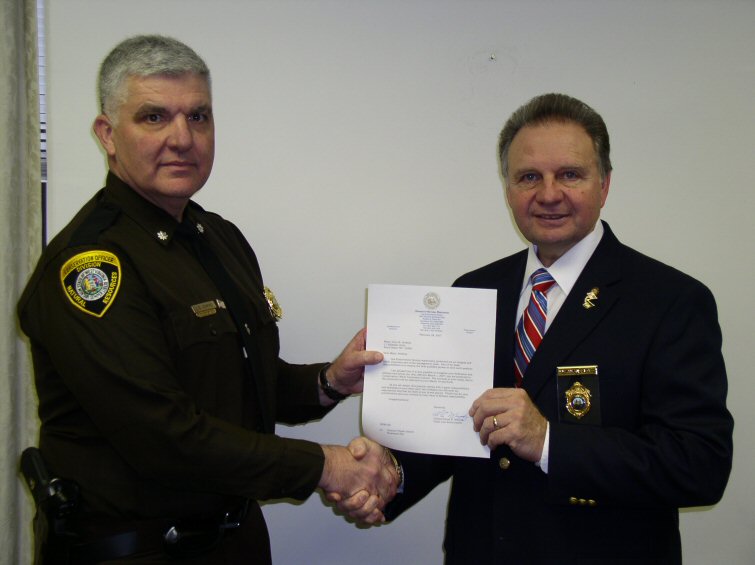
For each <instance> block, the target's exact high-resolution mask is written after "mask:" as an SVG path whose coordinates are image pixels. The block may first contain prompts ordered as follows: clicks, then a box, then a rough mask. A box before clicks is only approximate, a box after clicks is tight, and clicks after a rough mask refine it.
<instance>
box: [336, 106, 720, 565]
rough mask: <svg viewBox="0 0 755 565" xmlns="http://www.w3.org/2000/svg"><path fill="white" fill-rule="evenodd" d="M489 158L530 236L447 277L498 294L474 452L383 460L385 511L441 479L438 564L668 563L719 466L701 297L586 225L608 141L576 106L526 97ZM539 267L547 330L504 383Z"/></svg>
mask: <svg viewBox="0 0 755 565" xmlns="http://www.w3.org/2000/svg"><path fill="white" fill-rule="evenodd" d="M499 151H500V152H499V154H500V159H501V171H502V174H503V177H504V180H505V184H506V198H507V202H508V205H509V207H510V209H511V212H512V215H513V217H514V219H515V221H516V224H517V226H518V228H519V230H520V231H521V233H522V235H523V236H524V237H525V238H526V239H527V240H528V241H530V242H531V245H530V247H529V249H527V250H524V251H521V252H519V253H516V254H514V255H512V256H510V257H506V258H504V259H501V260H499V261H496V262H495V263H492V264H490V265H487V266H485V267H482V268H481V269H478V270H476V271H473V272H471V273H467V274H466V275H463V276H462V277H460V278H459V279H458V280H457V281H456V283H455V285H456V286H462V287H474V288H494V289H497V290H498V306H497V308H498V311H497V322H496V323H497V326H496V327H497V329H496V359H495V376H494V386H495V388H493V389H490V390H488V391H487V392H485V393H484V394H483V395H482V396H480V398H478V399H477V400H476V401H475V402H474V403H473V405H472V407H471V409H470V415H471V416H473V418H474V426H475V430H476V431H479V434H480V439H481V441H482V442H483V443H486V444H488V445H489V446H490V448H491V457H490V459H489V460H486V459H472V458H460V457H457V458H454V457H442V456H428V455H419V454H410V453H399V452H396V453H395V455H396V458H397V459H398V462H399V463H400V465H401V468H402V470H403V474H404V481H403V484H402V489H401V494H399V495H397V496H396V498H395V499H394V500H393V502H392V503H391V504H389V505H388V507H387V509H386V516H387V517H388V518H389V519H392V518H396V517H397V516H398V515H399V514H400V513H401V512H403V511H404V510H405V509H406V508H408V507H410V506H411V505H413V504H414V503H415V502H417V501H418V500H420V499H421V498H422V497H424V496H425V495H426V494H427V493H428V492H430V491H431V490H432V489H433V488H434V487H435V486H436V485H438V484H439V483H440V482H442V481H445V480H446V479H448V478H453V484H452V488H451V496H450V501H449V504H448V516H447V522H446V535H445V542H444V549H445V554H446V563H447V564H448V565H459V564H463V565H467V564H475V565H482V564H487V563H491V564H492V563H506V564H515V565H521V564H538V565H540V564H558V565H565V564H577V563H580V564H583V563H592V564H601V565H603V564H611V563H622V564H628V563H636V564H640V563H641V564H643V565H647V564H651V563H664V564H666V563H681V542H680V535H679V517H678V508H679V507H684V506H699V505H709V504H714V503H716V502H717V501H718V500H720V498H721V496H722V494H723V491H724V488H725V486H726V482H727V480H728V477H729V472H730V469H731V461H732V431H733V419H732V417H731V415H730V413H729V412H728V410H727V408H726V391H727V381H726V371H725V367H724V361H723V358H722V356H721V332H720V328H719V325H718V320H717V312H716V305H715V301H714V299H713V296H712V294H711V293H710V291H709V290H708V289H707V288H706V287H705V286H704V285H702V284H701V283H700V282H698V281H696V280H694V279H693V278H691V277H689V276H687V275H685V274H683V273H681V272H679V271H677V270H675V269H673V268H671V267H669V266H667V265H664V264H662V263H660V262H658V261H656V260H654V259H651V258H649V257H646V256H644V255H642V254H640V253H638V252H637V251H634V250H632V249H630V248H629V247H626V246H625V245H623V244H621V243H620V242H619V241H618V239H617V238H616V237H615V236H614V234H613V232H612V231H611V229H610V228H609V226H608V225H607V224H605V223H603V222H601V221H599V216H600V209H601V208H602V206H603V204H604V203H605V201H606V197H607V195H608V188H609V183H610V178H611V162H610V158H609V138H608V132H607V130H606V126H605V124H604V122H603V119H602V118H601V117H600V116H599V115H598V114H597V113H596V112H595V111H594V110H592V109H591V108H590V107H588V106H587V105H586V104H584V103H583V102H581V101H579V100H576V99H574V98H571V97H569V96H565V95H561V94H546V95H543V96H539V97H536V98H534V99H532V100H531V101H530V102H528V103H527V104H525V105H524V106H522V107H521V108H520V109H518V110H517V111H516V112H515V113H514V114H513V115H512V116H511V118H510V119H509V120H508V122H507V123H506V125H505V127H504V129H503V131H502V132H501V137H500V144H499ZM542 267H544V268H546V269H547V270H548V271H549V273H550V274H551V276H552V277H553V278H554V279H555V281H556V282H555V284H554V285H553V287H551V289H550V290H549V291H548V292H547V314H546V328H545V332H546V333H545V334H544V337H543V340H542V343H541V344H540V346H539V348H538V349H537V350H536V352H535V353H534V355H533V356H532V358H531V361H530V362H529V365H528V366H527V368H526V370H524V374H523V378H522V380H521V385H518V384H517V381H516V379H515V374H514V339H515V338H514V335H515V327H516V324H517V321H518V320H519V318H520V317H521V315H522V312H523V310H524V309H525V307H526V306H527V303H528V301H529V296H530V291H531V283H530V281H529V277H530V275H531V274H532V273H533V272H534V271H535V270H537V269H539V268H542ZM349 504H354V505H355V504H356V503H355V502H354V500H352V501H345V502H343V503H342V504H341V507H342V508H344V509H346V510H349V511H351V512H352V515H358V511H355V510H354V508H353V507H350V506H349Z"/></svg>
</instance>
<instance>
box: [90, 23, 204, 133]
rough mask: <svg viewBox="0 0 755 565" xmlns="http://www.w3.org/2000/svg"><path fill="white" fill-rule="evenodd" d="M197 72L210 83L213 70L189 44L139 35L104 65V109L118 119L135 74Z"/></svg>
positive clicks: (117, 49)
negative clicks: (118, 113) (126, 86)
mask: <svg viewBox="0 0 755 565" xmlns="http://www.w3.org/2000/svg"><path fill="white" fill-rule="evenodd" d="M187 73H189V74H195V75H198V76H201V77H203V78H204V79H205V80H206V81H207V86H208V88H209V86H210V69H209V68H208V67H207V65H206V64H205V62H204V61H203V60H202V58H201V57H200V56H199V55H197V54H196V52H195V51H194V50H193V49H192V48H191V47H189V46H187V45H185V44H184V43H181V42H180V41H178V40H176V39H172V38H170V37H164V36H162V35H137V36H135V37H130V38H129V39H126V40H124V41H122V42H121V43H119V44H118V45H116V46H115V48H114V49H113V50H112V51H111V52H110V54H108V56H107V57H105V60H104V61H102V65H101V66H100V74H99V80H98V84H97V94H98V96H99V101H100V111H101V112H103V113H104V114H108V115H109V116H110V117H111V119H115V117H116V114H117V110H118V107H119V106H120V105H121V104H122V103H123V101H124V98H125V95H126V93H125V89H124V86H125V84H126V79H128V78H129V77H132V76H136V77H147V76H154V75H163V76H172V77H176V76H180V75H183V74H187Z"/></svg>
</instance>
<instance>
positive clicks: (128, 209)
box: [105, 172, 202, 245]
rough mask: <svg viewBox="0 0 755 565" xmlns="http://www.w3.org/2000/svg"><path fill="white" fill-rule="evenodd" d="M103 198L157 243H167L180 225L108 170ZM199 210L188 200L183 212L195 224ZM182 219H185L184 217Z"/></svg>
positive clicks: (199, 208)
mask: <svg viewBox="0 0 755 565" xmlns="http://www.w3.org/2000/svg"><path fill="white" fill-rule="evenodd" d="M105 198H106V199H107V200H109V201H111V202H113V203H115V204H116V205H117V206H118V207H119V208H120V209H121V211H122V212H123V213H124V214H126V215H127V216H128V217H129V218H130V219H131V220H132V221H133V222H134V223H136V224H137V225H139V226H140V227H141V228H142V229H144V231H146V232H147V233H149V234H150V235H151V236H152V238H153V239H154V240H155V241H156V242H157V243H159V244H161V245H168V244H169V243H170V242H171V241H172V240H173V237H174V236H175V233H176V229H177V228H178V226H179V225H180V224H179V222H178V221H177V220H176V219H175V218H174V217H173V216H171V215H170V214H168V213H167V212H166V211H165V210H163V209H162V208H159V207H158V206H155V205H154V204H152V202H150V201H149V200H147V199H145V198H144V197H142V196H141V195H139V193H137V192H136V191H135V190H134V189H133V188H131V187H130V186H129V185H127V184H126V183H125V182H123V181H122V180H121V179H120V178H119V177H118V176H116V175H115V174H113V173H112V172H108V175H107V180H106V181H105ZM201 210H202V209H201V207H199V206H198V205H194V204H193V203H192V202H189V205H188V206H187V207H186V210H185V212H184V214H185V215H186V214H188V215H189V216H190V217H191V218H192V220H191V221H192V223H194V224H195V225H196V224H197V223H198V219H196V214H197V213H198V211H201ZM184 219H185V220H186V217H185V218H184Z"/></svg>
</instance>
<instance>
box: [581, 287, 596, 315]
mask: <svg viewBox="0 0 755 565" xmlns="http://www.w3.org/2000/svg"><path fill="white" fill-rule="evenodd" d="M598 293H600V290H599V289H598V288H597V287H596V288H593V289H592V290H591V291H590V292H588V293H587V294H586V295H585V301H584V302H583V303H582V307H583V308H584V309H585V310H589V309H590V308H594V307H595V304H593V300H597V299H598Z"/></svg>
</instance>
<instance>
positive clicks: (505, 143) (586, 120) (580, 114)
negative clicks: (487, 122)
mask: <svg viewBox="0 0 755 565" xmlns="http://www.w3.org/2000/svg"><path fill="white" fill-rule="evenodd" d="M548 122H574V123H576V124H579V125H580V126H582V127H583V128H584V129H585V131H586V132H587V135H589V136H590V139H592V142H593V146H594V147H595V155H597V157H598V171H599V172H600V178H601V179H605V178H606V175H607V174H608V173H610V172H611V169H612V167H611V157H610V153H611V144H610V142H609V139H608V129H607V128H606V124H605V122H604V121H603V118H601V117H600V114H598V113H597V112H596V111H595V110H593V109H592V108H590V106H588V105H587V104H585V103H584V102H582V101H581V100H577V99H576V98H572V97H571V96H567V95H566V94H555V93H551V94H542V95H540V96H536V97H535V98H533V99H532V100H530V101H529V102H527V103H526V104H524V105H523V106H521V107H520V108H519V109H517V110H516V111H515V112H514V113H513V114H511V117H510V118H509V119H508V121H507V122H506V125H504V126H503V130H502V131H501V135H500V137H499V138H498V157H499V159H500V160H501V174H503V178H504V180H505V181H506V183H507V184H508V180H509V148H510V147H511V142H512V141H513V140H514V137H515V136H516V134H517V133H519V130H521V129H522V128H523V127H525V126H530V125H542V124H545V123H548Z"/></svg>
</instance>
